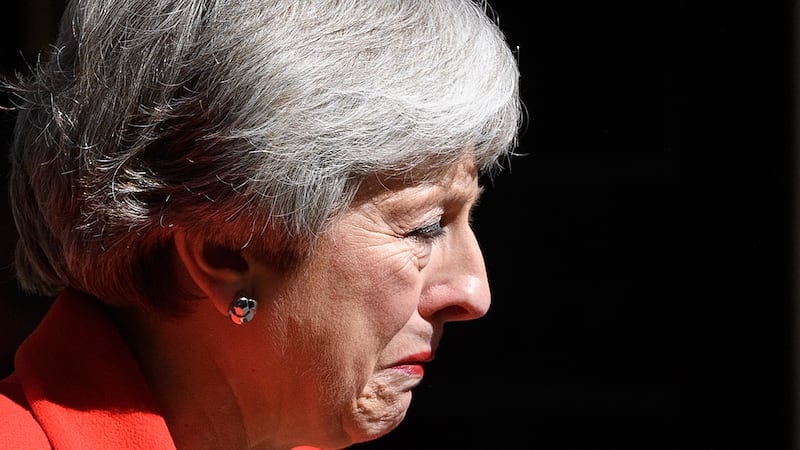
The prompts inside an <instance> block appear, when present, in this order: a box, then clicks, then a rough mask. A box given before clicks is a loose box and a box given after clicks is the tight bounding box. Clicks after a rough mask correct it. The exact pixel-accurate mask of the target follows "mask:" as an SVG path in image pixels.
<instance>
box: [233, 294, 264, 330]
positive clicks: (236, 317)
mask: <svg viewBox="0 0 800 450" xmlns="http://www.w3.org/2000/svg"><path fill="white" fill-rule="evenodd" d="M256 306H258V303H257V302H256V301H255V299H253V298H250V297H248V296H247V295H245V294H242V293H239V294H236V298H234V299H233V301H232V302H231V306H230V307H229V308H228V317H230V318H231V320H232V321H233V323H235V324H237V325H244V324H246V323H247V322H250V321H251V320H253V316H255V315H256Z"/></svg>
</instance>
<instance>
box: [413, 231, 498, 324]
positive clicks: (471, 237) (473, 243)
mask: <svg viewBox="0 0 800 450" xmlns="http://www.w3.org/2000/svg"><path fill="white" fill-rule="evenodd" d="M446 236H447V237H446V239H445V242H444V244H443V245H442V246H440V247H439V248H438V249H437V251H435V254H434V255H432V258H431V262H430V264H429V266H428V269H429V278H428V281H427V284H426V286H427V287H426V288H425V289H424V290H423V293H422V298H421V299H420V304H419V313H420V315H421V316H422V317H425V318H426V319H429V320H441V321H445V322H458V321H465V320H473V319H477V318H479V317H482V316H483V315H485V314H486V312H487V311H488V310H489V305H490V303H491V293H490V291H489V280H488V278H487V276H486V265H485V262H484V259H483V253H482V252H481V249H480V246H479V245H478V240H477V238H476V237H475V233H474V232H473V231H472V228H471V227H470V226H469V224H468V223H467V224H463V225H462V226H461V227H459V229H458V230H451V232H450V233H448V234H447V235H446Z"/></svg>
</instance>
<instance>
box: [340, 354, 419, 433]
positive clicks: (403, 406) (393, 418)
mask: <svg viewBox="0 0 800 450" xmlns="http://www.w3.org/2000/svg"><path fill="white" fill-rule="evenodd" d="M417 384H419V380H416V381H410V380H409V379H408V377H407V376H405V375H404V374H402V373H398V371H393V370H386V371H383V372H380V373H378V374H376V375H375V376H374V377H373V378H372V379H371V380H370V381H369V383H367V385H366V386H365V387H364V389H363V390H362V391H361V393H360V395H359V396H358V398H357V399H356V400H355V401H354V403H353V407H352V412H351V414H350V415H349V418H348V419H347V420H346V422H347V424H346V425H345V430H346V432H347V434H348V435H349V436H350V437H351V439H353V441H354V443H356V442H364V441H369V440H373V439H377V438H379V437H381V436H383V435H385V434H387V433H389V432H390V431H392V430H394V429H395V428H397V426H398V425H400V423H401V422H402V421H403V419H404V418H405V417H406V412H408V407H409V406H410V405H411V397H412V394H411V389H412V388H413V387H414V386H416V385H417Z"/></svg>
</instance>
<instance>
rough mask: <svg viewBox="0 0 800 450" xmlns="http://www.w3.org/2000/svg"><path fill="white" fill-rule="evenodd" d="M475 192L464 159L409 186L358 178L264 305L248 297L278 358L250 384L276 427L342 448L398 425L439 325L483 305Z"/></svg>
mask: <svg viewBox="0 0 800 450" xmlns="http://www.w3.org/2000/svg"><path fill="white" fill-rule="evenodd" d="M479 195H480V188H479V186H478V178H477V174H476V170H475V167H474V165H473V164H472V163H471V162H470V161H469V160H464V161H462V162H461V163H459V164H458V165H456V166H454V167H452V168H450V169H448V170H446V171H445V172H443V173H441V174H438V175H437V176H436V177H434V178H432V179H428V180H427V181H425V182H423V183H421V184H416V185H410V186H409V185H403V184H401V183H398V182H396V181H391V180H375V181H374V182H372V183H367V184H366V185H365V186H364V187H363V188H362V190H361V191H360V193H359V197H358V199H357V201H356V202H355V203H354V205H353V207H352V208H351V209H350V210H348V212H346V213H345V215H344V216H343V217H342V218H341V220H339V221H338V222H337V223H336V224H335V226H333V227H332V229H330V231H329V232H327V233H326V234H324V235H323V236H321V240H320V243H319V246H318V247H317V249H316V252H315V253H314V254H313V256H312V257H311V258H310V260H309V261H308V262H307V263H305V264H304V265H303V266H302V268H301V269H300V270H299V271H298V272H297V273H296V274H294V275H293V276H292V277H291V278H290V280H289V281H287V282H285V283H282V286H281V287H280V289H279V292H280V293H279V295H277V296H274V297H272V300H271V301H272V303H271V304H270V305H267V306H266V308H264V309H266V311H264V310H263V309H262V306H261V305H262V303H263V302H261V301H260V303H259V313H258V315H257V316H256V319H255V320H254V321H253V322H252V323H251V324H248V325H247V326H248V327H252V326H254V325H255V324H260V325H255V326H259V327H263V336H264V339H266V340H267V342H268V343H269V346H270V348H272V349H273V351H275V352H276V354H277V355H280V357H279V358H275V359H277V360H278V361H273V363H272V364H269V367H268V368H267V369H265V370H264V371H265V372H267V373H260V374H258V375H257V376H258V377H259V378H258V381H256V382H254V383H256V384H258V383H261V384H266V385H267V386H265V389H266V390H267V392H268V393H269V395H270V396H273V397H274V396H275V395H277V396H278V397H280V398H279V399H276V398H270V400H269V401H270V402H276V401H279V404H280V405H281V414H282V415H283V417H282V418H281V421H282V422H283V424H282V426H283V427H284V428H286V429H287V430H289V429H294V431H296V432H297V433H298V434H299V435H303V436H306V437H309V438H310V439H309V441H308V442H304V443H305V444H309V445H318V446H323V447H328V446H329V447H342V446H345V445H349V444H352V443H355V442H361V441H365V440H370V439H374V438H377V437H379V436H381V435H383V434H385V433H387V432H389V431H390V430H392V429H393V428H395V427H396V426H397V425H398V424H399V423H400V421H401V420H402V419H403V417H404V416H405V414H406V411H407V409H408V406H409V403H410V401H411V390H412V389H413V388H414V387H415V386H417V385H418V384H419V383H420V382H421V380H422V377H423V371H424V369H423V367H424V364H425V363H426V362H428V361H430V360H431V359H433V356H434V354H435V351H436V347H437V345H438V343H439V340H440V339H441V337H442V331H443V326H444V324H445V322H449V321H463V320H470V319H475V318H478V317H481V316H483V315H484V314H485V313H486V311H487V309H488V308H489V301H490V296H489V287H488V283H487V279H486V271H485V268H484V262H483V257H482V255H481V251H480V249H479V248H478V243H477V241H476V239H475V235H474V234H473V232H472V229H471V228H470V223H469V218H470V210H471V208H472V207H473V206H474V205H475V203H476V201H477V199H478V197H479ZM265 270H266V269H265ZM261 280H263V285H260V286H257V287H256V298H263V297H269V296H270V294H267V293H268V292H274V291H275V289H276V286H274V285H272V284H274V276H272V277H270V276H264V277H262V278H261ZM270 280H272V281H270ZM259 292H262V293H264V294H259ZM265 316H266V317H265ZM288 411H291V412H292V413H291V414H287V412H288ZM266 419H267V418H265V420H266Z"/></svg>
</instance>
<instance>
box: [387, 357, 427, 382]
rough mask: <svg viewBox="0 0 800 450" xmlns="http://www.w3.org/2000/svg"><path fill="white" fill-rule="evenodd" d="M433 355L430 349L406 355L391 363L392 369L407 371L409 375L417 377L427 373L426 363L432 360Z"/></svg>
mask: <svg viewBox="0 0 800 450" xmlns="http://www.w3.org/2000/svg"><path fill="white" fill-rule="evenodd" d="M432 360H433V355H432V354H431V352H430V351H424V352H419V353H414V354H413V355H409V356H406V357H405V358H403V359H401V360H398V361H397V362H395V363H393V364H392V365H391V368H392V369H395V370H399V371H401V372H405V373H406V374H408V375H411V376H415V377H422V376H423V375H424V374H425V367H424V364H425V363H427V362H431V361H432Z"/></svg>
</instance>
